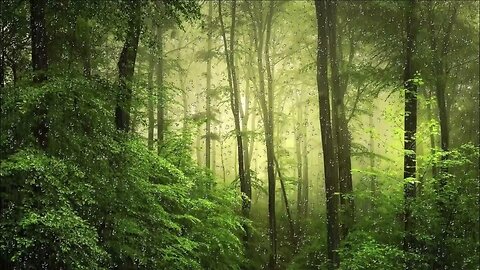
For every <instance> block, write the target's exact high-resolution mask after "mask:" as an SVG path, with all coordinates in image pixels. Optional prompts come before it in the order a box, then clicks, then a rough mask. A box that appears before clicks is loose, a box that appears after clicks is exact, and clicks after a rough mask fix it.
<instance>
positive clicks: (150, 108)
mask: <svg viewBox="0 0 480 270" xmlns="http://www.w3.org/2000/svg"><path fill="white" fill-rule="evenodd" d="M154 72H155V61H154V59H153V55H150V59H149V61H148V97H147V98H148V101H147V114H148V149H150V150H153V140H154V138H153V131H154V129H155V116H154V101H153V99H154V95H153V89H154V85H153V73H154Z"/></svg>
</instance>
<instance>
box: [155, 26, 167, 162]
mask: <svg viewBox="0 0 480 270" xmlns="http://www.w3.org/2000/svg"><path fill="white" fill-rule="evenodd" d="M163 28H164V26H163V21H160V22H159V23H158V25H157V44H158V62H157V153H158V154H160V152H161V150H162V146H163V142H164V139H165V129H166V126H165V102H166V101H165V96H166V93H165V87H164V85H163V77H164V70H163V64H164V63H163V61H164V60H163V33H164V29H163Z"/></svg>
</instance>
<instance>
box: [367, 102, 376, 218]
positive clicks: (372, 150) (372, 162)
mask: <svg viewBox="0 0 480 270" xmlns="http://www.w3.org/2000/svg"><path fill="white" fill-rule="evenodd" d="M368 123H369V126H370V141H369V143H368V146H369V147H370V158H369V161H370V171H371V172H373V171H374V170H375V140H374V137H373V134H374V133H373V129H374V128H375V125H374V123H373V110H372V113H371V114H370V115H369V117H368ZM370 197H371V200H372V201H371V203H370V209H371V210H373V208H374V207H375V203H374V202H375V198H376V197H377V177H376V176H375V175H373V174H372V175H371V176H370Z"/></svg>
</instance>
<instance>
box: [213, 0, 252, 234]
mask: <svg viewBox="0 0 480 270" xmlns="http://www.w3.org/2000/svg"><path fill="white" fill-rule="evenodd" d="M218 3H219V7H218V13H219V19H220V24H221V29H222V38H223V45H224V49H225V58H226V62H227V70H228V82H229V86H230V107H231V110H232V114H233V118H234V122H235V138H236V141H237V158H238V173H239V179H240V191H241V192H242V213H243V215H244V216H245V217H249V215H250V206H251V199H252V194H251V188H250V187H249V183H248V182H247V181H246V177H245V164H244V162H245V158H244V155H245V152H244V147H243V139H242V131H241V126H240V95H239V90H238V80H237V75H236V68H235V46H234V45H235V24H236V20H235V19H236V18H235V13H236V8H237V3H236V1H235V0H233V1H232V2H231V3H232V6H231V10H232V22H231V26H230V46H228V44H227V37H226V31H225V25H224V22H223V14H222V4H221V1H220V0H219V1H218ZM249 190H250V191H249ZM246 231H247V233H246V238H245V242H247V241H248V238H249V232H248V230H246Z"/></svg>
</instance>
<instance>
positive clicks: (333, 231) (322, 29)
mask: <svg viewBox="0 0 480 270" xmlns="http://www.w3.org/2000/svg"><path fill="white" fill-rule="evenodd" d="M315 10H316V17H317V25H318V38H317V41H318V49H317V87H318V104H319V113H320V128H321V137H322V149H323V164H324V172H325V193H326V203H327V255H328V260H329V268H330V269H335V268H338V266H339V264H340V261H339V256H338V248H339V246H340V234H339V233H340V232H339V220H338V213H339V196H338V194H339V186H338V159H337V158H336V156H335V152H334V148H333V147H334V144H335V142H334V141H333V132H332V123H331V120H330V119H331V118H330V100H329V87H328V75H327V74H328V65H327V63H328V36H327V31H328V25H327V16H328V15H327V14H328V12H329V5H328V3H327V1H315Z"/></svg>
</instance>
